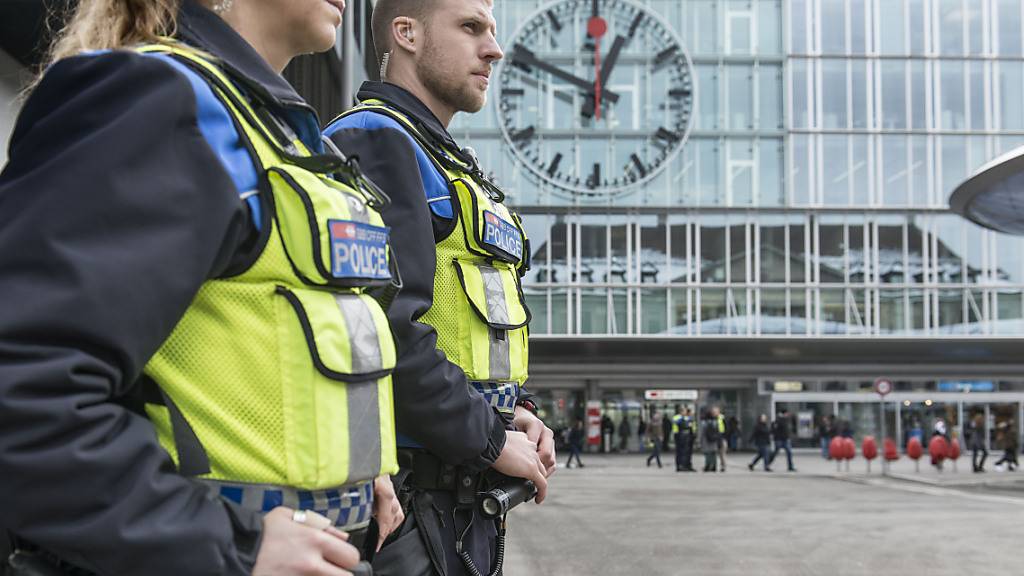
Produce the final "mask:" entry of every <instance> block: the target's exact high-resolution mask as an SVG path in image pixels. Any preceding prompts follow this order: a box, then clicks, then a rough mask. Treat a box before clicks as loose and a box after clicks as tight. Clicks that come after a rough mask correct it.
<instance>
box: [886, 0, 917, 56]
mask: <svg viewBox="0 0 1024 576" xmlns="http://www.w3.org/2000/svg"><path fill="white" fill-rule="evenodd" d="M906 2H907V21H908V22H909V25H910V53H911V54H924V52H925V45H924V39H925V26H926V24H925V17H924V4H925V0H906ZM880 4H897V2H881V3H880Z"/></svg>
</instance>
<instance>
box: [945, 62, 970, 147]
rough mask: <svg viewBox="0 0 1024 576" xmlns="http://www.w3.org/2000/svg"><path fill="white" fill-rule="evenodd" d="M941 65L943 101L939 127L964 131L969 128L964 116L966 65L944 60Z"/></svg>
mask: <svg viewBox="0 0 1024 576" xmlns="http://www.w3.org/2000/svg"><path fill="white" fill-rule="evenodd" d="M940 64H941V75H940V78H941V88H942V94H941V96H940V97H941V100H942V109H941V110H940V111H939V114H940V117H939V118H940V122H939V125H940V126H941V127H942V129H943V130H963V129H964V128H966V127H967V122H966V118H965V115H964V109H965V106H964V104H965V100H966V99H965V98H964V63H963V62H960V61H954V62H951V61H948V60H943V61H941V62H940Z"/></svg>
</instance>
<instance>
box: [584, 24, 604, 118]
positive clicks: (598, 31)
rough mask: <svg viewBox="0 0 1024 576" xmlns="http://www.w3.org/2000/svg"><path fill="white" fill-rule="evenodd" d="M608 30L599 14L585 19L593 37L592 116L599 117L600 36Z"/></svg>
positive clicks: (588, 32)
mask: <svg viewBox="0 0 1024 576" xmlns="http://www.w3.org/2000/svg"><path fill="white" fill-rule="evenodd" d="M607 31H608V23H607V22H606V21H605V19H604V18H601V17H600V16H592V17H591V18H590V20H588V21H587V34H589V35H590V37H591V38H593V39H594V118H595V119H597V120H600V119H601V37H602V36H604V34H605V32H607Z"/></svg>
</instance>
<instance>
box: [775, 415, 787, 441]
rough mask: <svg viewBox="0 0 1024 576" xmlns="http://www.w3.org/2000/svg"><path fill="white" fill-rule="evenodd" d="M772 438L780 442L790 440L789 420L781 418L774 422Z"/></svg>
mask: <svg viewBox="0 0 1024 576" xmlns="http://www.w3.org/2000/svg"><path fill="white" fill-rule="evenodd" d="M772 437H773V438H775V439H776V440H778V441H780V442H784V441H786V440H789V419H788V418H783V417H779V418H778V419H776V420H775V422H772Z"/></svg>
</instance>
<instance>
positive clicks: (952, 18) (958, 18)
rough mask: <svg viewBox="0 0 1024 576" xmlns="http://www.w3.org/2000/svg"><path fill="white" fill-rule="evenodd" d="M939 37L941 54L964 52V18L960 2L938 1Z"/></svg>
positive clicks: (955, 0) (950, 0) (956, 0)
mask: <svg viewBox="0 0 1024 576" xmlns="http://www.w3.org/2000/svg"><path fill="white" fill-rule="evenodd" d="M939 22H940V24H939V27H940V29H939V36H940V38H941V40H942V41H941V50H940V52H941V53H942V54H946V55H951V56H953V55H959V54H963V52H964V18H963V9H962V5H961V3H960V0H939Z"/></svg>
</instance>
